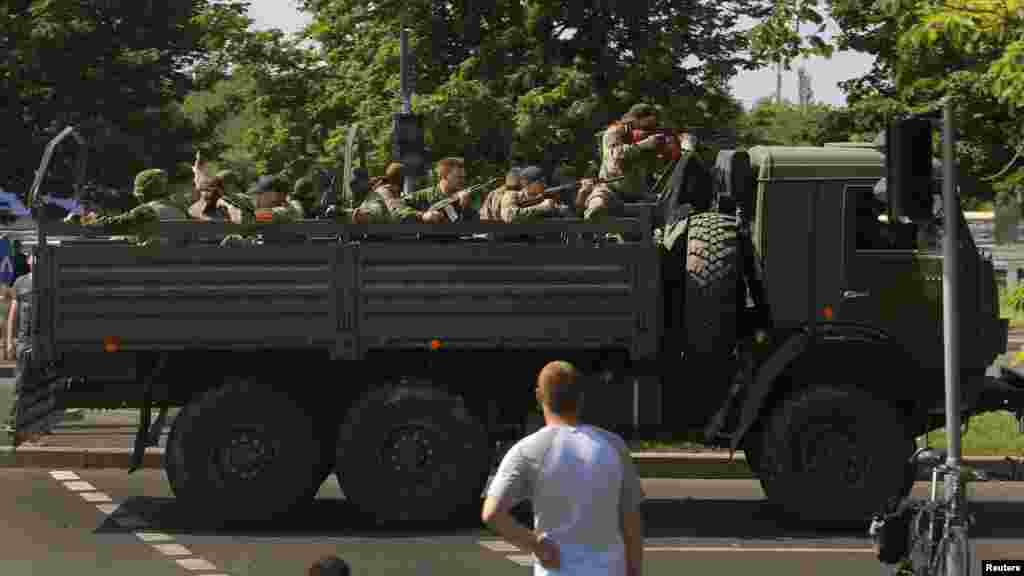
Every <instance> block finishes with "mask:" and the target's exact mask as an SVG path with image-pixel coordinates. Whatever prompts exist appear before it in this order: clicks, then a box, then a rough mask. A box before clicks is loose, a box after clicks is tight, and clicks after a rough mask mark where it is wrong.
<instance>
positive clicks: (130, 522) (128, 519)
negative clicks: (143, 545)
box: [113, 515, 149, 529]
mask: <svg viewBox="0 0 1024 576" xmlns="http://www.w3.org/2000/svg"><path fill="white" fill-rule="evenodd" d="M113 520H114V522H117V525H118V526H120V527H121V528H129V529H135V528H145V527H146V526H149V523H148V522H146V521H145V520H143V519H142V518H139V517H138V516H131V515H128V516H114V517H113Z"/></svg>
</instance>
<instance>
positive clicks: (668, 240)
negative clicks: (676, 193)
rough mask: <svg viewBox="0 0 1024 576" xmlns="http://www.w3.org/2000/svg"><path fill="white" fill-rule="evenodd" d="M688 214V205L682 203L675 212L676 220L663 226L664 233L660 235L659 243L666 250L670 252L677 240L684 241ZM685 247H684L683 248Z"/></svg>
mask: <svg viewBox="0 0 1024 576" xmlns="http://www.w3.org/2000/svg"><path fill="white" fill-rule="evenodd" d="M689 215H690V205H689V204H684V205H682V206H681V207H680V208H679V212H678V213H677V214H676V216H677V218H678V220H676V221H675V222H672V223H670V224H668V225H666V226H665V233H664V234H663V235H662V240H661V245H662V246H663V247H664V248H665V251H666V252H672V249H673V248H674V247H675V245H676V243H677V242H682V243H683V244H685V243H686V228H687V224H688V217H689ZM684 249H685V248H684Z"/></svg>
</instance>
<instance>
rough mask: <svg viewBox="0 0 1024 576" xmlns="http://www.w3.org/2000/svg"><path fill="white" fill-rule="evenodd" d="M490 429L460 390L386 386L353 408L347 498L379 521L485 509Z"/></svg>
mask: <svg viewBox="0 0 1024 576" xmlns="http://www.w3.org/2000/svg"><path fill="white" fill-rule="evenodd" d="M490 456H491V454H490V446H489V445H488V438H487V433H486V430H485V429H484V427H483V426H482V425H481V424H480V422H479V421H478V420H477V419H476V418H474V417H473V415H472V414H470V413H469V411H468V410H467V408H466V406H465V403H464V402H463V401H462V399H461V398H459V397H456V396H452V395H449V394H448V393H446V392H444V391H442V390H438V389H434V388H427V387H405V386H402V387H390V386H389V387H382V388H377V389H374V390H372V391H371V392H369V393H368V394H367V395H366V396H365V397H364V398H363V399H362V400H361V401H360V402H359V403H357V404H356V405H355V406H353V407H352V409H351V410H350V411H349V414H348V417H347V418H346V421H345V423H344V424H343V425H342V427H341V433H340V437H339V442H338V455H337V466H338V480H339V483H340V484H341V487H342V490H344V492H345V496H346V498H348V500H349V501H350V502H352V504H353V505H354V506H355V508H356V509H358V510H360V511H361V512H363V513H364V514H365V515H367V516H368V517H369V518H370V519H371V520H373V521H375V522H376V523H377V524H379V525H385V524H397V523H401V524H420V523H440V522H444V521H447V520H452V519H455V518H457V517H459V516H460V515H461V513H463V512H468V511H470V510H473V511H475V512H476V513H477V514H479V509H480V508H479V507H480V505H481V500H480V496H481V493H482V491H483V488H484V484H485V483H486V481H487V472H488V469H489V464H490V460H491V458H490Z"/></svg>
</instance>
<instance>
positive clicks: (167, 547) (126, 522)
mask: <svg viewBox="0 0 1024 576" xmlns="http://www.w3.org/2000/svg"><path fill="white" fill-rule="evenodd" d="M50 476H51V477H52V478H53V479H54V480H57V481H63V482H64V487H65V488H67V489H68V490H71V491H73V492H76V493H77V494H78V495H79V496H81V497H82V499H84V500H85V501H86V502H103V504H97V505H96V509H97V510H99V511H100V512H102V513H104V514H106V515H107V516H110V517H111V519H112V520H114V522H117V524H118V525H120V526H121V527H123V528H130V529H135V528H142V527H145V526H146V525H147V523H146V521H145V520H143V519H141V518H139V517H138V516H135V515H132V514H125V515H123V516H115V513H116V512H117V509H118V505H117V504H114V501H113V500H111V498H110V496H107V495H106V494H104V493H103V492H97V491H96V488H95V487H94V486H92V485H91V484H89V483H88V482H84V481H80V480H81V478H79V476H78V474H75V473H74V472H72V471H70V470H51V471H50ZM135 536H136V537H137V538H138V539H139V540H142V541H143V542H146V543H152V542H164V543H163V544H150V546H152V547H153V548H155V549H156V550H157V551H158V552H160V553H161V554H163V555H164V556H191V555H192V552H190V551H189V549H188V548H186V547H184V546H182V545H181V544H175V543H173V540H174V538H172V537H171V536H170V535H168V534H164V533H163V532H135ZM174 561H175V562H176V563H177V564H178V566H181V567H182V568H184V569H186V570H192V571H202V572H209V571H211V570H216V569H217V567H216V566H214V565H213V564H212V563H210V562H209V561H207V560H204V559H203V558H177V559H175V560H174ZM203 576H228V575H227V574H203Z"/></svg>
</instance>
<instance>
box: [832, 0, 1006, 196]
mask: <svg viewBox="0 0 1024 576" xmlns="http://www.w3.org/2000/svg"><path fill="white" fill-rule="evenodd" d="M830 8H831V13H832V15H833V17H834V18H836V20H837V22H838V23H839V25H840V28H841V29H842V30H843V32H842V34H841V35H840V37H839V39H838V42H837V45H838V47H839V48H841V49H846V48H853V49H857V50H862V51H865V52H869V53H871V54H873V55H874V56H875V57H876V62H875V65H874V67H873V68H872V70H871V71H870V72H869V73H868V74H866V75H865V76H864V77H861V78H856V79H854V80H851V81H849V82H847V83H845V84H844V85H843V88H844V90H845V91H846V93H847V101H848V103H849V109H848V110H845V111H842V112H841V113H839V115H840V116H842V118H836V119H834V120H835V121H836V122H837V123H844V122H845V123H847V124H848V125H850V126H851V127H852V128H853V130H855V131H857V132H861V133H870V132H874V133H877V132H878V131H880V130H881V129H883V128H884V126H885V124H886V122H887V121H888V120H889V119H890V118H891V117H892V116H893V115H894V114H897V113H902V112H908V111H918V110H922V109H926V108H931V107H934V106H935V105H936V103H937V102H938V101H939V100H940V99H941V98H942V97H944V96H947V95H948V96H950V97H951V98H952V101H953V103H954V106H955V110H956V124H957V129H958V142H957V154H958V157H959V159H960V176H961V179H962V180H964V181H965V184H969V185H966V186H964V190H965V191H966V192H967V193H968V194H972V195H976V196H979V197H982V198H986V197H990V196H991V195H992V194H993V193H994V192H995V191H1002V193H1001V194H1000V196H1001V197H1005V192H1008V191H1009V190H1010V189H1011V188H1013V187H1014V186H1015V185H1016V183H1017V182H1020V181H1024V169H1017V170H1012V171H1007V172H1006V173H1004V174H1003V176H1002V177H1001V178H998V179H996V181H995V183H996V186H995V187H994V188H993V186H992V185H991V184H990V183H989V182H988V181H987V178H988V177H990V176H991V175H994V174H997V173H999V172H1000V171H1001V169H1002V168H1003V167H1004V166H1005V165H1006V164H1007V162H1008V161H1009V160H1011V157H1012V155H1013V152H1014V149H1015V148H1017V147H1018V146H1019V145H1021V143H1022V140H1021V130H1020V128H1021V126H1020V124H1019V122H1018V121H1017V120H1016V117H1017V115H1018V112H1019V109H1020V107H1021V104H1022V103H1024V99H1021V96H1020V94H1021V90H1020V88H1022V87H1024V73H1022V72H1024V68H1022V66H1021V62H1020V58H1019V57H1018V54H1020V51H1021V49H1022V46H1024V44H1022V43H1021V32H1022V30H1024V27H1022V26H1021V12H1020V6H1019V0H943V1H931V0H928V1H926V0H900V1H896V0H887V1H884V2H879V3H868V4H865V3H863V2H859V1H855V0H831V3H830ZM935 152H936V154H938V153H939V150H938V142H937V141H936V150H935Z"/></svg>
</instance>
